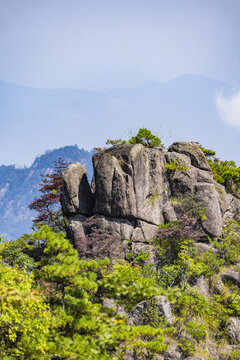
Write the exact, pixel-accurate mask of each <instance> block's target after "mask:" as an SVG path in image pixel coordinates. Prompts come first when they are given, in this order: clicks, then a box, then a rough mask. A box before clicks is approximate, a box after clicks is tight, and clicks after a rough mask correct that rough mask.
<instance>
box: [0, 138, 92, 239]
mask: <svg viewBox="0 0 240 360" xmlns="http://www.w3.org/2000/svg"><path fill="white" fill-rule="evenodd" d="M94 152H95V151H94V150H92V151H86V150H84V149H79V148H78V146H77V145H75V146H65V147H62V148H59V149H55V150H51V151H49V150H48V151H46V152H45V154H43V155H41V156H38V157H37V158H36V159H35V161H34V163H33V164H32V165H31V166H30V167H25V168H20V169H18V168H16V167H15V166H14V165H9V166H6V165H2V166H0V219H1V220H0V234H3V235H5V236H4V239H6V240H8V239H10V238H13V239H16V238H18V237H19V236H21V235H22V234H23V233H26V232H29V231H30V230H31V227H32V219H33V218H34V216H35V214H36V213H35V211H33V210H30V209H29V208H28V205H29V204H30V203H31V202H32V201H33V199H34V198H35V197H38V196H39V192H38V190H39V184H40V182H41V175H45V174H46V173H51V172H52V171H53V169H54V161H55V160H58V159H59V158H62V159H63V160H64V161H66V162H69V163H72V162H75V161H78V162H80V163H81V164H83V165H84V166H85V167H86V169H87V172H88V174H89V180H91V177H92V173H93V170H92V155H93V154H94Z"/></svg>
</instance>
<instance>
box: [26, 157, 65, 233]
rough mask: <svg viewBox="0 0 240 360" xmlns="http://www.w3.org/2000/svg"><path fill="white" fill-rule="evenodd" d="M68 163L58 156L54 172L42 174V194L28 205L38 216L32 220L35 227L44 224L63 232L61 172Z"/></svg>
mask: <svg viewBox="0 0 240 360" xmlns="http://www.w3.org/2000/svg"><path fill="white" fill-rule="evenodd" d="M68 165H69V164H68V163H66V162H65V161H64V160H63V159H61V158H59V159H58V160H57V161H54V168H55V171H54V173H53V174H50V173H47V174H46V175H42V182H41V183H40V186H41V187H40V189H39V191H40V193H42V194H41V196H40V197H39V198H37V199H35V200H34V201H33V202H32V203H31V204H29V205H28V207H29V208H30V209H33V210H36V211H37V212H38V216H37V217H36V218H35V219H34V220H33V222H34V223H35V226H36V227H39V225H44V224H46V225H49V226H50V227H51V228H52V229H53V230H54V231H64V232H65V221H64V218H63V215H62V210H61V206H60V189H61V187H62V184H63V177H62V172H63V170H64V169H65V168H66V167H67V166H68Z"/></svg>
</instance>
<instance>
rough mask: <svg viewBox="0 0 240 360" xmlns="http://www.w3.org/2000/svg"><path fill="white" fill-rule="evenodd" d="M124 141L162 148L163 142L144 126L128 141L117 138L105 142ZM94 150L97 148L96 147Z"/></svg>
mask: <svg viewBox="0 0 240 360" xmlns="http://www.w3.org/2000/svg"><path fill="white" fill-rule="evenodd" d="M125 143H129V144H141V145H143V146H145V147H149V148H159V149H163V144H162V143H161V140H160V138H159V137H158V136H156V135H153V134H152V133H151V131H150V130H148V129H145V128H141V129H139V130H138V133H137V135H135V136H133V137H132V138H131V139H129V140H128V141H126V140H121V139H119V140H109V139H108V140H107V142H106V144H107V145H108V144H111V145H118V144H125ZM96 150H98V149H97V148H96ZM101 150H102V149H101Z"/></svg>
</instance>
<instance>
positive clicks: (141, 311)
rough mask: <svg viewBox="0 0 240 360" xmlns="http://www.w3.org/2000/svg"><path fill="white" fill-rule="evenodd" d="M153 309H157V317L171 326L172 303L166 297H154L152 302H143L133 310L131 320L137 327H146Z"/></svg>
mask: <svg viewBox="0 0 240 360" xmlns="http://www.w3.org/2000/svg"><path fill="white" fill-rule="evenodd" d="M153 308H154V309H156V315H157V316H159V317H163V318H164V319H165V320H166V321H167V322H168V323H169V324H171V303H170V301H169V300H168V299H167V298H166V296H154V297H153V298H152V299H151V300H145V301H141V302H140V303H139V304H137V305H136V306H134V308H133V309H132V311H131V313H130V314H129V316H130V319H131V320H132V322H133V323H134V324H135V325H146V324H148V322H149V316H150V315H149V314H152V310H153Z"/></svg>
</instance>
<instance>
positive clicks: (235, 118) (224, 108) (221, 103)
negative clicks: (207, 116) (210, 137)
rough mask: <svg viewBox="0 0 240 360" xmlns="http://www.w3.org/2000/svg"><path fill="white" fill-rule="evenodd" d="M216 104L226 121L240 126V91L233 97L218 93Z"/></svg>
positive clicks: (234, 125)
mask: <svg viewBox="0 0 240 360" xmlns="http://www.w3.org/2000/svg"><path fill="white" fill-rule="evenodd" d="M216 106H217V109H218V112H219V115H220V116H221V118H222V120H223V121H224V122H226V123H227V124H229V125H231V126H233V127H238V128H240V91H238V92H237V93H236V94H235V95H233V96H231V97H224V96H223V95H222V94H218V95H217V96H216Z"/></svg>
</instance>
